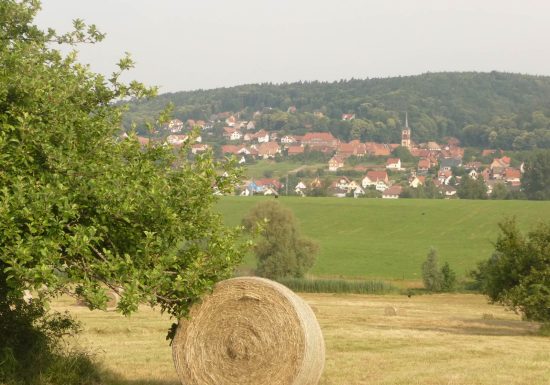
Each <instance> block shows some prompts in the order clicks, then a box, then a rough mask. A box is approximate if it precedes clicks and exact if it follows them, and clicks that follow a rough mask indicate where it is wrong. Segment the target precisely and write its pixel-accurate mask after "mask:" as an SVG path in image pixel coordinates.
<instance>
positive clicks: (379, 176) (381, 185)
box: [361, 171, 390, 191]
mask: <svg viewBox="0 0 550 385" xmlns="http://www.w3.org/2000/svg"><path fill="white" fill-rule="evenodd" d="M389 184H390V181H389V179H388V173H387V172H386V171H368V172H367V175H365V177H364V178H363V180H362V181H361V186H362V187H363V188H367V187H371V186H374V187H375V188H376V190H378V191H384V190H385V189H387V188H388V185H389Z"/></svg>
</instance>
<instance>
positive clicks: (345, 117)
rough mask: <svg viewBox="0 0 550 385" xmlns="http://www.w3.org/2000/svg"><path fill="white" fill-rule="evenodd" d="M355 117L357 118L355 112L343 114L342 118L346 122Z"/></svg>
mask: <svg viewBox="0 0 550 385" xmlns="http://www.w3.org/2000/svg"><path fill="white" fill-rule="evenodd" d="M353 119H355V114H342V120H343V121H344V122H349V121H351V120H353Z"/></svg>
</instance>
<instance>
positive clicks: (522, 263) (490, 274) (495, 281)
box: [472, 220, 550, 322]
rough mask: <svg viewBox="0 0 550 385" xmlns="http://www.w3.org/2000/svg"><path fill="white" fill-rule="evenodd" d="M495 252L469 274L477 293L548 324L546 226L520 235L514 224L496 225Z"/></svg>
mask: <svg viewBox="0 0 550 385" xmlns="http://www.w3.org/2000/svg"><path fill="white" fill-rule="evenodd" d="M499 227H500V231H501V232H500V235H499V237H498V239H497V241H496V243H495V252H494V253H493V255H492V257H491V258H489V260H487V261H483V262H481V263H479V265H478V268H477V269H476V270H475V271H474V272H473V273H472V275H473V276H474V278H475V279H476V280H477V281H478V283H479V285H480V288H481V290H482V291H483V292H484V293H485V294H487V295H488V296H489V299H490V300H491V301H492V302H498V303H501V304H503V305H506V306H508V307H509V308H511V309H513V310H515V311H517V312H520V313H522V314H523V315H524V316H525V318H527V319H530V320H535V321H543V322H549V321H550V223H541V224H539V225H538V226H537V227H536V228H535V229H534V230H532V231H531V232H529V233H527V235H524V234H522V233H521V232H520V231H519V230H518V228H517V225H516V223H515V221H514V220H506V221H504V222H502V223H500V224H499Z"/></svg>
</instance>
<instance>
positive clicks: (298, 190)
mask: <svg viewBox="0 0 550 385" xmlns="http://www.w3.org/2000/svg"><path fill="white" fill-rule="evenodd" d="M306 189H307V187H306V185H305V184H304V182H302V181H300V182H298V184H297V185H296V187H294V192H295V193H296V194H298V195H300V196H303V197H305V196H306V194H305V191H306Z"/></svg>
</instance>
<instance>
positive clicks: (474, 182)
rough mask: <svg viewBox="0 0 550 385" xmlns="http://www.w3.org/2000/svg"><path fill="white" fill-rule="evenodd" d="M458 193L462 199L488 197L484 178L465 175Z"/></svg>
mask: <svg viewBox="0 0 550 385" xmlns="http://www.w3.org/2000/svg"><path fill="white" fill-rule="evenodd" d="M456 194H457V195H458V197H459V198H460V199H487V186H485V182H484V181H483V178H478V179H473V178H470V177H469V176H465V177H463V178H462V180H461V182H460V185H458V188H457V191H456Z"/></svg>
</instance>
